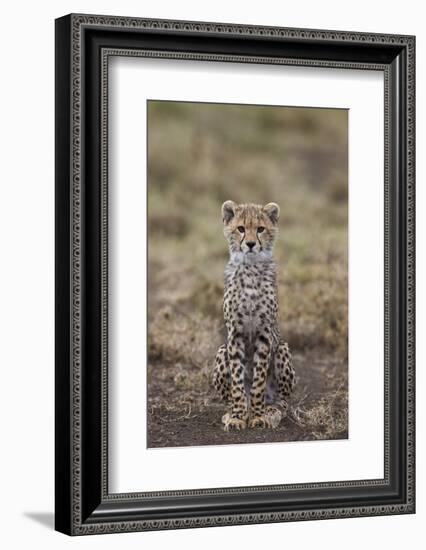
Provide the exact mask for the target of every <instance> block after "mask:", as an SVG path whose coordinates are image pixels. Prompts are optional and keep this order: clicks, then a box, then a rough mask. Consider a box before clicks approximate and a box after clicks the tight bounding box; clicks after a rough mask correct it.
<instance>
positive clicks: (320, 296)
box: [148, 101, 348, 447]
mask: <svg viewBox="0 0 426 550" xmlns="http://www.w3.org/2000/svg"><path fill="white" fill-rule="evenodd" d="M347 146H348V144H347V112H346V111H344V110H335V109H312V108H310V109H309V108H283V107H256V106H238V105H216V104H197V103H175V102H156V101H150V102H149V104H148V230H149V240H148V244H149V246H148V249H149V250H148V446H149V447H171V446H187V445H212V444H214V445H217V444H230V443H254V442H272V441H296V440H297V441H299V440H313V439H341V438H346V437H347V436H348V366H347V334H348V303H347V298H348V296H347V199H348V193H347ZM227 199H231V200H234V201H236V202H254V203H259V204H266V203H268V202H271V201H274V202H277V203H278V204H279V205H280V207H281V219H280V233H279V236H278V240H277V244H276V248H275V254H274V255H275V259H276V261H277V263H278V266H279V269H278V273H279V300H280V324H281V329H282V334H283V336H284V338H285V340H287V341H288V342H289V344H290V348H291V349H292V352H293V363H294V367H295V370H296V379H297V385H296V390H295V393H294V394H293V397H292V399H291V402H290V404H289V410H288V413H287V416H286V417H285V418H284V419H283V421H282V422H281V425H280V426H279V428H277V429H276V430H245V431H243V432H235V433H225V432H224V431H223V429H222V425H221V417H222V415H223V413H224V412H225V404H224V403H222V402H221V401H220V400H218V399H217V397H216V395H215V393H214V389H213V387H212V384H211V374H212V367H213V362H214V357H215V353H216V349H217V347H218V346H219V345H220V344H221V343H223V342H224V337H225V335H224V329H223V321H222V295H223V270H224V267H225V264H226V262H227V260H228V250H227V244H226V241H225V239H224V237H223V233H222V220H221V211H220V208H221V204H222V203H223V202H224V201H225V200H227Z"/></svg>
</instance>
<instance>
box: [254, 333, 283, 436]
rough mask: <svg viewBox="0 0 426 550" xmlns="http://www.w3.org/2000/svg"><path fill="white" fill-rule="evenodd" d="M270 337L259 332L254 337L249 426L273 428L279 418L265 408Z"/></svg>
mask: <svg viewBox="0 0 426 550" xmlns="http://www.w3.org/2000/svg"><path fill="white" fill-rule="evenodd" d="M271 351H272V339H271V337H270V336H269V335H268V334H267V333H266V332H263V333H260V334H259V335H258V337H257V339H256V343H255V351H254V355H253V383H252V386H251V391H250V421H249V427H250V428H275V427H276V426H277V425H278V424H279V422H280V420H281V416H280V417H279V419H277V418H275V414H274V413H273V412H272V411H269V410H268V411H266V409H265V392H266V377H267V374H268V366H269V363H270V361H271Z"/></svg>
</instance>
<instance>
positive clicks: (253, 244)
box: [246, 241, 256, 250]
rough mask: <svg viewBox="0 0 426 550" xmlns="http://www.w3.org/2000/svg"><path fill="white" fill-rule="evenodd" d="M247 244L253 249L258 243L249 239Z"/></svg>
mask: <svg viewBox="0 0 426 550" xmlns="http://www.w3.org/2000/svg"><path fill="white" fill-rule="evenodd" d="M246 245H247V246H248V247H249V248H250V250H252V249H253V248H254V246H255V245H256V243H255V241H247V242H246Z"/></svg>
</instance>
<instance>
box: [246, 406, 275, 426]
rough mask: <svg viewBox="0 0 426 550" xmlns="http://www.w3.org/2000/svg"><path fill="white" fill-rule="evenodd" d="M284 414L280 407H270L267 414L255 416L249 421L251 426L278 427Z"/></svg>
mask: <svg viewBox="0 0 426 550" xmlns="http://www.w3.org/2000/svg"><path fill="white" fill-rule="evenodd" d="M281 418H282V415H281V413H280V411H279V410H278V409H275V408H273V407H270V408H268V409H267V410H266V411H265V414H261V415H256V416H253V417H252V418H251V419H250V422H249V428H261V429H264V428H272V429H275V428H278V426H279V424H280V422H281Z"/></svg>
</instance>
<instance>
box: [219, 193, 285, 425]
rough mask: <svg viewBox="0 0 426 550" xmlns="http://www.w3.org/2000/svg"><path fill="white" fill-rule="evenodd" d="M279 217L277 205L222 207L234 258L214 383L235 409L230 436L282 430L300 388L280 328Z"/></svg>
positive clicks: (226, 420) (229, 418)
mask: <svg viewBox="0 0 426 550" xmlns="http://www.w3.org/2000/svg"><path fill="white" fill-rule="evenodd" d="M279 214H280V209H279V206H278V205H277V204H275V203H269V204H267V205H266V206H260V205H256V204H236V203H234V202H232V201H226V202H225V203H224V204H223V205H222V217H223V228H224V229H223V231H224V235H225V237H226V239H227V241H228V245H229V256H230V257H229V262H228V264H227V266H226V269H225V288H224V299H223V314H224V321H225V326H226V334H227V338H226V344H223V345H222V346H220V347H219V349H218V350H217V353H216V360H215V365H214V370H213V383H214V386H215V388H216V390H217V392H218V393H219V396H220V397H221V398H222V399H223V400H224V401H225V402H227V403H228V404H229V406H230V409H229V411H228V412H226V413H225V414H224V415H223V417H222V423H223V425H224V429H225V431H230V430H244V429H245V428H247V427H249V428H261V429H262V428H272V429H274V428H277V427H278V426H279V424H280V422H281V419H282V417H283V415H284V414H285V412H286V409H287V400H288V398H289V396H290V394H291V392H292V391H293V389H294V385H295V375H294V369H293V367H292V364H291V354H290V349H289V346H288V344H287V343H286V342H284V341H283V339H282V338H281V334H280V329H279V324H278V297H277V275H276V264H275V262H274V260H273V258H272V251H273V246H274V242H275V238H276V235H277V232H278V219H279Z"/></svg>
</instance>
